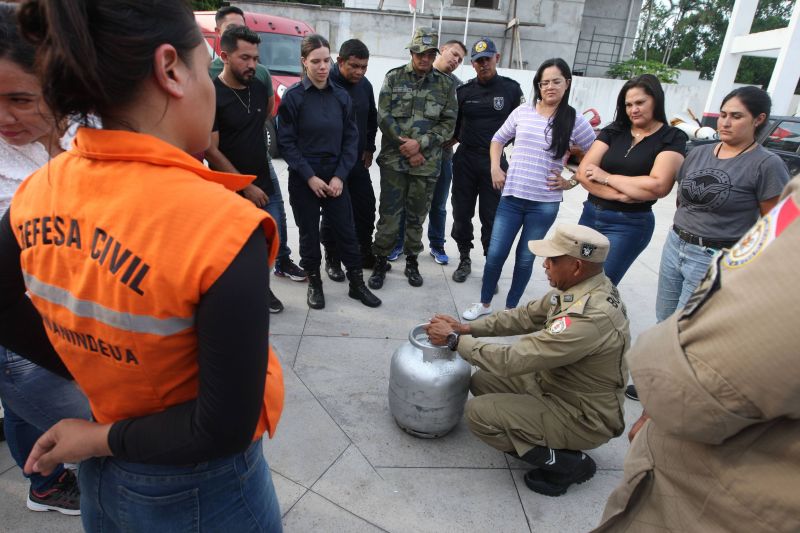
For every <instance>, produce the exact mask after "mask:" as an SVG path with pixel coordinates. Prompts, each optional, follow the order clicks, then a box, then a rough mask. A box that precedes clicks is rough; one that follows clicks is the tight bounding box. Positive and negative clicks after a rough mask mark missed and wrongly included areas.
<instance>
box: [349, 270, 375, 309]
mask: <svg viewBox="0 0 800 533" xmlns="http://www.w3.org/2000/svg"><path fill="white" fill-rule="evenodd" d="M347 279H349V280H350V290H349V292H348V293H347V295H348V296H350V298H353V299H355V300H361V303H362V304H364V305H366V306H367V307H378V306H379V305H381V301H380V299H379V298H378V297H377V296H375V295H374V294H372V293H371V292H369V289H368V288H367V286H366V285H364V271H363V270H361V269H360V268H350V269H348V270H347Z"/></svg>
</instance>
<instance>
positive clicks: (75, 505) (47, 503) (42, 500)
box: [26, 470, 81, 516]
mask: <svg viewBox="0 0 800 533" xmlns="http://www.w3.org/2000/svg"><path fill="white" fill-rule="evenodd" d="M80 503H81V491H80V489H78V479H77V478H76V477H75V474H74V473H73V472H72V470H64V472H63V473H62V474H61V475H60V476H59V477H58V479H57V480H56V481H55V482H54V483H53V484H52V485H51V486H50V488H48V489H45V490H42V491H35V490H33V488H31V489H30V490H28V501H27V504H26V505H27V506H28V509H30V510H31V511H58V512H59V513H61V514H67V515H71V516H77V515H79V514H81V506H80Z"/></svg>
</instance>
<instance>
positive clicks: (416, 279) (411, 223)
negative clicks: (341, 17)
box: [369, 28, 458, 289]
mask: <svg viewBox="0 0 800 533" xmlns="http://www.w3.org/2000/svg"><path fill="white" fill-rule="evenodd" d="M438 43H439V40H438V37H437V35H436V32H435V31H434V30H433V28H419V29H418V30H417V31H416V33H415V34H414V38H413V39H412V40H411V44H409V46H408V49H409V50H410V52H411V61H410V62H409V63H408V64H407V65H405V66H402V67H398V68H395V69H392V70H390V71H389V72H388V73H387V74H386V79H385V80H384V82H383V87H381V92H380V95H379V97H378V126H379V127H380V129H381V132H382V133H383V138H382V140H381V153H380V156H379V157H378V165H379V166H380V169H381V195H380V208H379V213H380V219H379V220H378V225H377V231H376V234H375V244H374V247H373V249H374V251H375V256H376V262H375V270H374V271H373V273H372V276H370V278H369V286H370V287H371V288H373V289H380V288H381V287H382V286H383V280H384V278H385V276H386V272H387V271H388V270H389V268H390V267H389V263H388V262H387V259H386V257H387V256H388V255H389V252H391V251H392V248H393V247H394V244H395V240H396V239H397V233H398V231H399V227H400V218H401V216H402V214H403V212H405V215H406V227H405V239H404V245H403V248H404V252H405V254H406V269H405V276H406V277H407V278H408V283H409V284H410V285H411V286H413V287H419V286H421V285H422V276H421V275H420V273H419V267H418V265H417V256H418V255H419V253H420V252H421V251H422V249H423V247H422V224H423V222H425V216H426V215H427V213H428V210H429V209H430V205H431V198H432V197H433V191H434V188H435V187H436V181H437V178H438V177H439V172H440V170H441V160H442V143H444V142H445V141H446V140H448V139H450V138H451V137H452V136H453V130H454V129H455V125H456V116H457V114H458V104H457V101H456V93H455V82H454V81H453V79H452V78H451V77H450V76H447V75H446V74H442V73H441V72H439V71H437V70H436V69H434V68H433V62H434V60H435V59H436V54H437V53H438V51H439V50H438V48H437V46H438Z"/></svg>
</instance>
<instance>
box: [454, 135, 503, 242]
mask: <svg viewBox="0 0 800 533" xmlns="http://www.w3.org/2000/svg"><path fill="white" fill-rule="evenodd" d="M500 166H501V167H502V169H503V170H506V169H508V163H507V162H506V160H505V157H504V158H503V159H501V161H500ZM500 192H501V191H496V190H495V189H494V188H493V187H492V170H491V162H490V160H489V154H488V153H487V154H482V153H476V152H475V151H474V150H470V149H469V148H467V147H465V146H464V145H459V147H458V150H456V154H455V155H454V156H453V186H452V188H451V190H450V201H451V203H452V205H453V230H452V231H451V232H450V236H451V237H453V240H454V241H456V244H457V245H458V251H459V253H462V254H463V253H469V251H470V250H471V249H472V247H473V245H472V240H473V227H472V217H473V216H475V204H476V203H477V202H479V203H478V217H479V218H480V221H481V244H482V245H483V255H486V254H487V253H488V252H489V241H490V240H491V238H492V224H493V223H494V215H495V212H497V204H499V203H500Z"/></svg>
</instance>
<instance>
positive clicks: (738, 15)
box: [703, 0, 796, 117]
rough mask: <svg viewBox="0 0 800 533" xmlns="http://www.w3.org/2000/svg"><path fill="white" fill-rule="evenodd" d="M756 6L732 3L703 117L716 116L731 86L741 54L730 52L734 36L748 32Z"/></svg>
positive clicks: (745, 0)
mask: <svg viewBox="0 0 800 533" xmlns="http://www.w3.org/2000/svg"><path fill="white" fill-rule="evenodd" d="M757 6H758V0H736V3H735V4H733V11H732V12H731V18H730V20H729V21H728V31H726V32H725V40H723V41H722V49H721V50H720V54H719V61H718V62H717V70H716V72H715V73H714V79H713V80H712V81H711V87H710V88H709V90H708V99H707V100H706V105H705V108H704V109H703V116H704V117H705V116H706V115H712V116H716V115H717V114H718V113H719V106H720V104H721V103H722V99H723V98H724V97H725V95H726V94H728V93H729V92H731V89H732V88H733V82H734V80H735V79H736V71H737V70H739V61H740V60H741V59H742V56H741V55H740V54H734V53H731V48H732V47H733V43H734V41H735V40H736V37H739V36H741V35H747V34H749V33H750V26H751V25H752V24H753V18H754V17H755V14H756V7H757ZM795 10H796V6H795Z"/></svg>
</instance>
